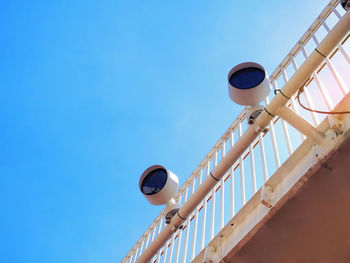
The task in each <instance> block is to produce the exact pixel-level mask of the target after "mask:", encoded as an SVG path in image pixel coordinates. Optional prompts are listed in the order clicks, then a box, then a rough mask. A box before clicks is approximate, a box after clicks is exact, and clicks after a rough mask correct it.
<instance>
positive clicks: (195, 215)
mask: <svg viewBox="0 0 350 263" xmlns="http://www.w3.org/2000/svg"><path fill="white" fill-rule="evenodd" d="M201 183H202V169H201V170H200V177H199V184H201ZM193 193H194V184H193V186H192V194H193ZM199 206H200V205H199ZM197 228H198V206H197V208H196V212H195V214H194V223H193V236H192V245H191V260H192V259H194V256H195V252H196V241H197Z"/></svg>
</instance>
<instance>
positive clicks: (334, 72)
mask: <svg viewBox="0 0 350 263" xmlns="http://www.w3.org/2000/svg"><path fill="white" fill-rule="evenodd" d="M310 34H311V37H312V39H313V40H314V42H315V44H316V45H317V46H318V45H319V44H320V42H319V41H318V39H317V37H316V36H315V34H314V32H310ZM325 61H326V64H327V66H328V68H329V70H330V71H331V73H332V75H333V77H334V79H335V81H336V82H337V83H338V85H339V87H340V89H341V91H342V92H343V95H346V94H347V93H348V89H347V87H346V85H345V83H344V81H343V80H342V78H341V77H340V76H339V74H338V73H337V71H336V70H335V68H334V66H333V64H332V62H331V61H330V59H329V58H328V57H326V58H325Z"/></svg>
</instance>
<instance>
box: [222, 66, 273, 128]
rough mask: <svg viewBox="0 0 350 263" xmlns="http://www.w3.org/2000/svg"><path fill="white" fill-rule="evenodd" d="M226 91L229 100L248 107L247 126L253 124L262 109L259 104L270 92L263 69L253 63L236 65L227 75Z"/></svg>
mask: <svg viewBox="0 0 350 263" xmlns="http://www.w3.org/2000/svg"><path fill="white" fill-rule="evenodd" d="M228 90H229V95H230V98H231V100H233V101H234V102H236V103H238V104H240V105H244V106H248V111H247V120H248V123H249V124H253V123H254V120H255V119H256V118H257V116H258V115H259V114H260V113H261V111H262V110H263V108H264V107H263V106H261V105H259V103H260V102H261V101H263V100H264V99H265V98H266V97H267V96H268V95H269V92H270V83H269V80H268V77H267V74H266V71H265V69H264V67H263V66H261V65H260V64H258V63H254V62H245V63H241V64H238V65H237V66H235V67H234V68H232V69H231V71H230V72H229V74H228Z"/></svg>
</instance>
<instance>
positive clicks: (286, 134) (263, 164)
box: [122, 0, 350, 263]
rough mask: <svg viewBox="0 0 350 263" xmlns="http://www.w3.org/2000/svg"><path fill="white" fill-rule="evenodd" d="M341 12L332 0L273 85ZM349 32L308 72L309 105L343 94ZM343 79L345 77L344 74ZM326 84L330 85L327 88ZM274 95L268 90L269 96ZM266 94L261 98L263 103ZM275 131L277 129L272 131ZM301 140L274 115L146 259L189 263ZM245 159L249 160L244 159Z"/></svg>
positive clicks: (310, 115) (191, 183) (150, 236)
mask: <svg viewBox="0 0 350 263" xmlns="http://www.w3.org/2000/svg"><path fill="white" fill-rule="evenodd" d="M343 14H344V11H343V10H342V9H341V8H339V7H338V1H336V0H332V1H331V2H330V3H329V4H328V5H327V6H326V8H325V9H324V10H323V11H322V13H321V14H320V16H319V17H318V18H317V19H316V21H315V22H314V23H313V24H312V25H311V27H310V28H309V29H308V30H307V32H306V33H305V34H304V35H303V37H302V38H301V39H300V40H299V41H298V43H297V44H296V45H295V46H294V47H293V49H292V50H291V51H290V53H289V54H288V55H287V57H286V58H285V59H284V60H283V61H282V63H281V64H280V65H279V66H278V67H277V68H276V70H275V71H274V72H273V73H272V74H271V76H270V78H269V80H270V83H271V86H272V87H273V88H274V89H275V90H276V89H278V88H279V87H282V86H283V85H284V84H285V83H286V82H287V81H288V79H289V78H290V77H291V76H292V75H293V74H294V73H295V72H296V71H297V70H298V66H299V65H301V64H302V63H303V62H304V61H305V60H306V59H307V57H308V56H309V53H310V51H313V49H314V48H315V47H316V46H317V45H318V44H319V42H320V41H322V39H323V38H324V37H325V36H326V35H327V34H328V32H330V30H331V29H332V27H333V26H334V24H335V23H336V22H337V20H339V19H341V18H342V16H343ZM348 38H349V35H348V36H347V37H346V38H345V39H344V40H343V41H342V42H341V43H339V44H338V45H337V48H336V49H335V50H334V51H333V52H332V53H331V55H330V56H329V57H326V58H325V59H324V62H323V63H322V64H321V65H320V66H319V68H318V69H317V70H316V71H315V72H313V74H312V76H311V78H310V80H309V81H308V83H306V85H305V86H306V87H307V88H306V89H305V91H304V92H303V93H302V94H301V100H302V102H304V103H305V104H306V105H307V106H309V107H310V108H315V107H317V108H322V109H325V110H331V109H333V107H334V106H335V105H336V104H337V103H338V102H339V101H340V100H341V99H342V98H343V97H344V96H345V94H347V93H348V91H349V89H350V86H349V85H348V84H346V83H350V77H349V76H347V74H346V72H350V58H349V53H348V52H349V50H350V40H349V41H348ZM346 78H347V79H346ZM326 87H328V89H327V88H326ZM329 87H331V88H332V90H331V92H329ZM271 96H273V94H272V93H271V94H270V97H271ZM268 102H269V98H267V99H266V100H265V104H268ZM289 106H290V108H291V109H292V110H293V111H295V112H296V113H297V114H302V115H303V117H304V118H305V119H306V120H308V121H309V122H310V123H312V124H313V125H314V126H318V125H319V124H320V122H321V121H322V119H323V118H325V116H324V115H321V114H318V113H314V112H307V111H305V110H304V109H302V108H301V107H300V106H299V105H298V104H297V102H296V98H295V96H294V97H292V98H291V100H290V101H289ZM245 116H246V110H243V111H242V112H241V113H240V114H239V116H238V118H237V119H236V120H235V121H234V122H233V123H232V125H231V126H230V127H229V128H228V130H227V131H226V132H225V133H224V135H223V136H222V137H221V138H220V139H219V141H218V142H217V143H216V144H215V146H214V147H213V148H212V149H211V151H210V152H209V153H208V154H207V155H206V157H205V158H204V159H203V160H202V162H201V163H200V164H199V166H198V167H197V168H196V169H195V170H194V172H193V173H192V174H191V176H190V177H189V178H188V179H187V180H186V182H185V183H184V184H183V185H182V186H181V188H180V189H179V191H178V193H177V194H176V196H175V199H176V200H177V201H178V202H179V203H180V204H183V203H184V202H185V201H186V200H187V199H188V198H189V197H190V195H191V194H193V193H194V192H195V191H196V189H197V188H198V186H199V185H200V184H201V183H202V182H203V181H204V180H205V178H206V177H207V176H208V175H209V173H210V172H211V171H212V170H213V168H214V167H215V166H216V165H217V164H218V163H219V162H220V161H221V160H222V159H223V157H224V156H225V154H226V153H227V152H228V151H229V150H230V149H231V147H232V146H233V145H234V142H235V141H237V140H238V139H239V138H240V137H241V136H242V134H243V133H244V131H245V130H246V128H247V122H246V121H245ZM277 131H278V132H277ZM303 140H305V136H304V135H302V134H300V133H299V132H298V131H296V130H295V129H294V128H292V127H291V126H289V124H287V123H286V122H285V121H283V120H280V119H279V118H278V117H275V118H274V119H273V120H272V121H271V122H270V125H269V127H268V129H266V130H265V131H264V132H263V133H261V134H260V135H259V137H258V138H257V139H256V140H254V141H253V143H252V144H251V145H250V147H249V148H248V149H246V151H245V152H244V153H243V154H242V155H241V157H240V158H239V159H238V160H237V161H236V162H235V163H234V164H233V165H232V167H231V168H230V169H229V170H228V171H227V173H226V174H225V176H223V177H222V178H221V180H220V181H219V182H218V183H217V184H216V186H215V187H214V188H213V189H212V191H211V192H210V193H209V194H208V195H207V196H206V198H205V199H204V200H202V202H201V203H200V204H199V205H198V207H197V208H196V209H195V210H194V211H193V213H192V214H191V216H189V217H188V219H187V220H186V221H185V223H184V224H183V226H184V227H183V228H182V229H178V230H177V231H176V232H175V233H174V234H173V235H172V237H171V238H170V239H169V240H168V241H167V242H166V244H165V245H164V246H163V247H162V248H161V249H160V250H159V251H158V253H156V254H155V256H154V257H153V259H152V260H151V262H152V263H153V262H164V263H165V262H175V263H177V262H189V261H190V260H192V259H194V257H195V256H196V255H197V254H198V253H199V252H200V251H201V250H202V249H203V248H204V247H205V246H206V244H207V243H208V242H209V241H210V240H211V239H213V238H214V236H215V235H216V234H217V233H218V232H219V231H220V230H221V229H222V228H223V227H224V226H225V224H226V223H227V222H228V221H229V220H230V219H231V218H232V217H233V216H234V215H235V214H236V213H237V211H239V210H240V208H241V207H242V206H244V205H245V203H246V202H247V200H249V199H250V197H251V196H253V195H254V193H255V192H256V191H257V190H258V189H259V188H260V187H261V186H262V185H263V183H264V182H266V181H267V180H268V178H269V177H270V176H271V175H272V174H273V173H274V172H275V171H276V170H277V169H278V168H279V167H280V165H281V164H282V163H283V162H284V161H285V160H286V159H287V158H288V157H289V156H290V155H291V154H292V153H293V151H294V150H295V149H296V148H297V147H298V146H299V145H300V144H301V143H302V141H303ZM247 158H248V159H249V161H248V160H247ZM238 170H239V171H238ZM163 218H164V211H163V212H161V213H160V214H159V215H158V216H157V218H156V219H155V220H154V222H153V223H152V224H151V225H150V227H149V228H148V229H147V230H146V232H145V233H144V234H143V235H142V237H141V238H140V239H139V240H138V241H137V243H136V244H135V245H134V246H133V248H132V249H131V250H130V251H129V252H128V253H127V255H126V257H125V258H124V259H123V261H122V262H130V263H131V262H136V260H137V259H138V258H139V257H140V255H141V254H142V253H143V251H144V250H145V249H146V248H147V247H148V246H149V245H150V243H151V242H152V241H153V240H154V238H155V237H156V236H157V235H158V234H159V233H160V232H161V230H162V229H163V227H164V224H165V222H164V220H163Z"/></svg>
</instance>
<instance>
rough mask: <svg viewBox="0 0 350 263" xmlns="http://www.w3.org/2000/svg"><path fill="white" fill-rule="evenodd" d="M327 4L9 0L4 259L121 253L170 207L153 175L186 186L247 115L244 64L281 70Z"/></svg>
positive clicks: (79, 258)
mask: <svg viewBox="0 0 350 263" xmlns="http://www.w3.org/2000/svg"><path fill="white" fill-rule="evenodd" d="M248 2H249V3H248ZM327 3H328V0H319V1H314V0H303V1H302V0H295V1H257V0H256V1H244V0H231V1H197V0H196V1H167V2H165V1H112V0H99V1H89V0H88V1H86V0H85V1H65V0H64V1H35V0H33V1H8V0H3V1H2V2H1V9H0V30H1V31H0V54H1V59H0V80H1V84H0V85H1V96H0V117H1V124H0V127H1V132H0V204H1V206H0V207H1V210H0V211H1V212H0V213H1V214H0V255H1V256H0V258H1V262H4V263H14V262H16V263H22V262H27V263H30V262H35V263H41V262H43V263H44V262H45V263H48V262H57V263H62V262H65V263H69V262H72V263H73V262H82V263H83V262H84V263H88V262H104V263H109V262H120V261H121V260H122V258H123V257H124V256H125V255H126V253H127V252H128V250H129V249H130V248H131V247H132V246H133V244H134V243H135V242H136V241H137V240H138V238H139V237H140V236H141V234H142V233H143V232H144V231H145V230H146V228H147V227H148V225H149V224H150V223H151V222H152V221H153V219H154V217H155V216H156V215H158V213H159V212H160V211H161V210H162V208H163V207H153V206H151V205H149V204H148V203H147V202H146V200H145V199H144V198H143V197H142V195H141V194H140V193H139V190H138V179H139V176H140V174H141V173H142V171H143V170H144V169H145V168H147V167H148V166H149V165H151V164H155V163H159V164H162V165H164V166H166V167H168V168H169V169H170V170H172V171H173V172H175V173H176V174H177V175H178V176H179V178H180V183H181V184H182V183H183V182H184V181H185V179H186V178H187V177H188V176H189V175H190V173H191V172H192V171H193V170H194V169H195V167H196V166H197V165H198V163H199V162H200V160H202V158H203V157H204V156H205V154H206V153H207V152H208V151H209V150H210V149H211V147H212V146H213V144H214V143H215V142H216V141H217V139H218V138H219V137H220V136H221V135H222V133H223V132H224V131H225V130H226V129H227V127H228V126H229V125H230V123H231V122H232V121H233V120H234V119H235V118H236V116H237V114H238V113H239V112H240V111H241V110H242V107H240V106H237V105H234V104H233V103H232V102H231V101H230V100H229V98H228V92H227V84H226V76H227V73H228V71H229V70H230V68H231V67H233V66H234V65H236V64H238V63H240V62H245V61H250V60H252V61H256V62H259V63H261V64H263V65H264V66H265V67H266V69H267V70H268V71H269V72H272V71H273V70H274V68H275V67H276V66H277V65H278V64H279V63H280V61H281V60H282V58H284V56H285V55H286V54H287V52H288V51H289V50H290V49H291V48H292V46H293V45H294V44H295V43H296V41H297V40H298V39H299V37H300V36H301V35H302V34H303V33H304V31H305V30H306V28H307V27H308V26H309V25H310V24H311V23H312V22H313V21H314V19H315V18H316V16H317V15H318V14H319V13H320V11H321V10H322V9H323V8H324V6H325V5H326V4H327Z"/></svg>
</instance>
